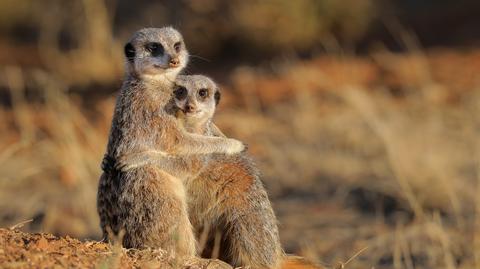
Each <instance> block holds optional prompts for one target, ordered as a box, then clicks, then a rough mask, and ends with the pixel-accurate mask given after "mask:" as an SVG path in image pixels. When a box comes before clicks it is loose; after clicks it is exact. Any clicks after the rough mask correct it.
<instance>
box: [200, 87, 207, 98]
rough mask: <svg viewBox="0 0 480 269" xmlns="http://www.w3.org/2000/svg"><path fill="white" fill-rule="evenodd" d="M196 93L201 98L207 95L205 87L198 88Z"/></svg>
mask: <svg viewBox="0 0 480 269" xmlns="http://www.w3.org/2000/svg"><path fill="white" fill-rule="evenodd" d="M198 95H199V96H200V97H202V98H205V97H207V96H208V90H207V89H200V90H198Z"/></svg>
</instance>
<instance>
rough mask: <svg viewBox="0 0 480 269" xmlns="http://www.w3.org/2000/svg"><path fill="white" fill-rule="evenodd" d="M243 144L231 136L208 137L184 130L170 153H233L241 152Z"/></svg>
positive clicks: (243, 147)
mask: <svg viewBox="0 0 480 269" xmlns="http://www.w3.org/2000/svg"><path fill="white" fill-rule="evenodd" d="M244 149H245V145H244V144H243V143H242V142H240V141H238V140H236V139H232V138H223V137H210V136H204V135H199V134H193V133H187V132H184V133H183V134H182V135H181V137H180V139H178V142H177V144H176V145H175V146H174V147H173V149H172V151H173V152H172V153H173V154H178V155H187V156H188V155H193V154H212V153H224V154H228V155H231V154H235V153H239V152H242V151H243V150H244Z"/></svg>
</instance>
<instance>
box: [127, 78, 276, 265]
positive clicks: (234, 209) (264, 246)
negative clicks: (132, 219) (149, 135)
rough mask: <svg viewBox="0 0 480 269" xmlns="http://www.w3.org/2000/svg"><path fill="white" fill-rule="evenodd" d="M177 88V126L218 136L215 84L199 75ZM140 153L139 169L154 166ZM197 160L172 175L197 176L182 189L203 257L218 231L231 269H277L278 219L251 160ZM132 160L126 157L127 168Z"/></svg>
mask: <svg viewBox="0 0 480 269" xmlns="http://www.w3.org/2000/svg"><path fill="white" fill-rule="evenodd" d="M176 84H177V88H176V89H175V91H174V104H175V106H176V107H177V110H176V116H177V119H178V120H179V122H181V123H182V126H184V128H185V129H186V130H187V131H189V132H193V133H196V134H203V135H216V136H223V134H222V133H221V132H220V131H219V130H218V129H217V128H216V126H215V125H214V124H213V123H212V116H213V114H214V112H215V108H216V105H217V104H218V102H219V100H220V92H219V91H218V88H217V86H216V84H215V83H214V82H213V81H212V80H210V79H209V78H207V77H205V76H200V75H195V76H178V77H177V80H176ZM144 154H145V156H148V158H144V159H143V163H142V165H145V163H146V162H149V163H157V160H155V158H154V157H153V156H152V155H151V154H149V153H148V152H145V153H144ZM196 158H198V157H193V156H190V157H188V158H187V159H190V160H187V159H185V160H183V164H188V163H189V161H190V162H197V165H196V166H189V165H177V166H176V167H177V169H178V170H177V172H175V171H173V172H172V173H173V174H175V173H180V174H182V173H185V172H184V171H183V170H188V169H189V168H190V169H194V170H193V171H190V174H192V175H195V174H196V176H189V177H186V181H185V188H186V191H187V202H188V212H189V217H190V221H191V222H192V224H193V226H194V228H195V230H196V232H197V236H200V235H203V239H202V240H201V241H204V242H205V243H206V246H204V251H203V253H202V255H203V256H204V257H205V258H208V257H210V256H211V254H212V246H213V242H214V241H215V234H216V233H217V234H218V233H220V235H221V244H220V246H221V247H220V250H221V251H220V253H219V258H220V259H221V260H224V261H226V262H229V263H230V264H231V265H234V266H250V268H279V266H280V264H281V262H282V260H283V256H284V255H283V251H282V248H281V245H280V240H279V235H278V227H277V220H276V217H275V214H274V212H273V210H272V206H271V204H270V201H269V199H268V196H267V193H266V191H265V189H264V187H263V184H262V182H261V180H260V177H259V171H258V169H257V167H256V166H255V164H254V163H253V161H252V159H251V158H250V157H249V156H248V155H247V154H245V153H240V154H235V155H225V154H214V155H212V156H210V158H208V159H206V160H205V159H202V160H200V161H199V160H195V159H196ZM191 159H193V160H191ZM160 160H162V159H160ZM136 161H138V159H137V160H133V159H131V160H130V163H131V165H133V166H135V165H136V164H135V162H136ZM127 162H128V161H127ZM198 162H200V164H198ZM202 164H204V166H203V167H202V166H201V165H202ZM217 236H218V235H217Z"/></svg>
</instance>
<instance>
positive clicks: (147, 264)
mask: <svg viewBox="0 0 480 269" xmlns="http://www.w3.org/2000/svg"><path fill="white" fill-rule="evenodd" d="M0 267H1V268H15V269H21V268H101V269H107V268H117V269H119V268H189V269H232V267H231V266H229V265H228V264H226V263H224V262H222V261H219V260H211V259H200V258H194V259H189V260H176V259H175V258H173V257H168V256H167V255H166V254H165V253H164V252H162V251H161V250H152V249H147V250H136V249H124V248H122V247H120V246H118V245H110V244H107V243H103V242H98V241H88V240H87V241H85V242H82V241H80V240H78V239H75V238H72V237H69V236H66V237H58V236H54V235H52V234H48V233H24V232H21V231H19V230H17V229H12V228H11V229H0ZM282 268H283V269H321V268H320V267H317V266H315V265H313V264H310V263H309V262H307V261H305V260H304V259H303V258H301V257H288V258H287V259H286V262H285V263H284V265H283V266H282Z"/></svg>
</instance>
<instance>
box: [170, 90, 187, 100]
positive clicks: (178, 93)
mask: <svg viewBox="0 0 480 269" xmlns="http://www.w3.org/2000/svg"><path fill="white" fill-rule="evenodd" d="M173 94H174V95H175V98H176V99H178V100H183V99H185V98H186V97H187V94H188V91H187V89H186V88H185V87H178V88H177V89H175V91H173Z"/></svg>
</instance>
